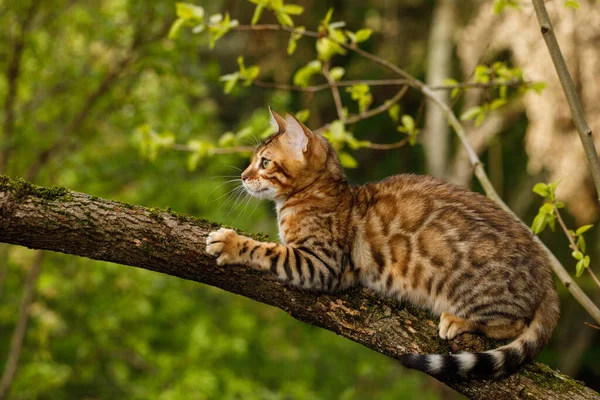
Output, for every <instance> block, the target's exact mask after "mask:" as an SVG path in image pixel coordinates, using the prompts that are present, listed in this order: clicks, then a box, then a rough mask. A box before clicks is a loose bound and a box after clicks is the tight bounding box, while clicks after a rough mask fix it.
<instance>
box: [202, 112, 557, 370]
mask: <svg viewBox="0 0 600 400" xmlns="http://www.w3.org/2000/svg"><path fill="white" fill-rule="evenodd" d="M272 116H273V125H274V128H275V130H276V131H277V133H275V134H274V135H272V136H271V137H270V138H268V139H267V140H266V141H265V142H264V143H263V144H262V145H261V146H260V147H259V148H258V149H257V150H256V152H255V155H254V158H253V160H252V163H251V164H250V166H249V167H248V168H247V169H246V170H245V171H244V173H243V174H242V180H243V184H244V186H245V188H246V190H247V191H248V192H249V193H250V194H252V195H254V196H256V197H259V198H267V199H271V200H273V201H274V202H275V203H276V207H277V216H278V223H279V234H280V240H281V243H263V242H258V241H256V240H253V239H250V238H247V237H243V236H239V235H237V234H236V233H235V232H234V231H233V230H230V229H220V230H218V231H216V232H212V233H211V234H210V235H209V237H208V239H207V252H208V253H209V254H213V255H215V256H218V259H217V262H218V263H219V264H220V265H223V264H234V263H235V264H246V265H249V266H251V267H253V268H257V269H259V270H264V271H270V272H271V273H273V274H274V275H275V276H276V277H277V278H278V279H280V280H282V281H285V282H288V283H290V284H292V285H294V286H297V287H300V288H304V289H310V290H316V291H325V292H334V291H337V290H341V289H344V288H347V287H350V286H353V285H356V284H361V285H364V286H366V287H368V288H370V289H372V290H374V291H376V292H378V293H380V294H381V295H384V296H390V297H394V298H396V299H398V300H399V301H408V302H410V303H412V304H414V305H416V306H420V307H424V308H427V309H429V310H431V311H432V312H433V313H434V314H435V315H438V316H440V324H439V334H440V337H442V338H443V339H453V338H454V337H456V336H457V335H459V334H461V333H464V332H481V333H484V334H486V335H487V336H489V337H491V338H496V339H509V338H510V339H512V338H514V341H512V342H511V343H509V344H507V345H505V346H502V347H500V348H498V349H495V350H491V351H487V352H483V353H477V354H471V353H459V354H450V355H437V354H434V355H420V354H406V355H405V356H403V357H402V362H403V364H404V365H406V366H408V367H410V368H415V369H419V370H422V371H424V372H427V373H429V374H431V375H444V376H449V377H457V378H469V379H470V378H491V377H499V376H503V375H506V374H510V373H512V372H514V371H515V370H516V369H518V368H519V367H520V366H521V365H522V364H524V363H526V362H527V361H529V360H531V359H532V358H533V357H534V356H535V354H537V353H538V352H539V351H540V349H541V348H542V347H543V346H544V345H545V344H546V343H547V341H548V340H549V338H550V335H551V333H552V331H553V329H554V327H555V326H556V324H557V321H558V316H559V304H558V297H557V294H556V291H555V288H554V284H553V280H552V273H551V270H550V268H549V260H548V258H547V256H546V255H545V253H544V251H543V250H542V249H541V247H540V246H539V245H538V244H537V243H536V242H535V241H534V240H533V237H532V234H531V232H530V231H529V230H528V229H527V228H526V227H524V226H523V225H522V224H521V223H520V222H519V221H517V220H516V219H515V218H514V217H513V216H511V215H510V214H508V213H506V212H504V211H503V210H502V209H500V208H499V207H498V206H497V205H496V204H495V203H493V202H492V201H490V200H488V199H487V198H486V197H484V196H481V195H480V194H477V193H473V192H470V191H467V190H465V189H463V188H460V187H457V186H454V185H451V184H449V183H447V182H445V181H442V180H439V179H434V178H431V177H427V176H418V175H398V176H393V177H390V178H387V179H385V180H383V181H381V182H376V183H369V184H366V185H362V186H351V185H349V184H348V183H347V182H346V179H345V176H344V173H343V169H342V167H341V166H340V163H339V160H338V158H337V155H336V153H335V151H334V150H333V148H332V147H331V146H330V145H329V143H328V142H327V141H326V140H325V139H324V138H323V137H321V136H319V135H316V134H314V133H313V132H311V131H310V130H309V129H308V128H306V127H305V126H304V125H303V124H301V123H299V122H298V121H297V120H296V119H295V118H294V117H292V116H291V115H286V118H285V119H284V118H282V117H281V116H279V115H277V114H276V113H272ZM265 160H266V161H265Z"/></svg>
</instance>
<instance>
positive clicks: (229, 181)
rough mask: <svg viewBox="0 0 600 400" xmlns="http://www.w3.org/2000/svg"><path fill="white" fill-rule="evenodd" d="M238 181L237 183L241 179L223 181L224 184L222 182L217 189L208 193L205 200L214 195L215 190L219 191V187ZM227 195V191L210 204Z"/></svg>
mask: <svg viewBox="0 0 600 400" xmlns="http://www.w3.org/2000/svg"><path fill="white" fill-rule="evenodd" d="M238 180H239V181H241V179H230V180H228V181H225V182H223V183H220V184H219V185H218V186H217V187H215V188H214V189H213V190H211V191H210V193H209V194H208V195H207V196H206V198H207V199H209V198H210V195H211V194H213V193H214V192H215V191H216V190H217V189H219V188H220V187H221V186H223V185H226V184H228V183H231V182H236V181H238ZM228 193H229V191H228V192H227V193H225V194H224V195H222V196H220V197H219V198H217V199H215V200H211V201H210V202H211V203H212V202H214V201H217V200H219V199H221V198H223V197H224V196H226V195H227V194H228Z"/></svg>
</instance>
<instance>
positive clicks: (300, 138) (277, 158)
mask: <svg viewBox="0 0 600 400" xmlns="http://www.w3.org/2000/svg"><path fill="white" fill-rule="evenodd" d="M269 111H270V112H271V125H272V127H273V128H274V129H275V130H276V132H275V133H274V134H273V135H271V136H270V137H268V138H267V139H266V140H265V141H264V142H263V143H262V144H261V145H260V146H259V147H258V148H257V149H256V151H255V152H254V156H253V157H252V162H251V163H250V165H249V166H248V168H246V170H245V171H244V172H243V173H242V184H243V185H244V188H245V189H246V190H247V191H248V193H250V194H251V195H252V196H254V197H258V198H261V199H271V200H285V199H286V198H287V197H288V196H290V195H292V194H294V193H297V192H299V191H301V190H303V189H306V188H307V187H309V186H311V185H312V184H314V183H315V182H320V181H323V180H329V181H331V180H343V179H344V172H343V169H342V167H341V165H340V162H339V160H338V158H337V155H336V153H335V150H334V149H333V148H332V147H331V145H330V144H329V142H328V141H327V140H326V139H325V138H324V137H322V136H320V135H318V134H316V133H313V132H312V131H311V130H310V129H308V128H307V127H306V126H305V125H304V124H303V123H302V122H300V121H298V120H297V119H296V118H295V117H294V116H293V115H290V114H286V115H285V118H283V117H282V116H280V115H279V114H277V113H276V112H274V111H273V110H269Z"/></svg>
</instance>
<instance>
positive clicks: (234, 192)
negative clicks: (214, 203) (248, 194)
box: [217, 186, 244, 210]
mask: <svg viewBox="0 0 600 400" xmlns="http://www.w3.org/2000/svg"><path fill="white" fill-rule="evenodd" d="M243 191H244V187H243V186H238V187H235V188H233V189H232V190H230V191H229V192H227V193H226V194H224V195H223V196H221V197H224V196H226V195H228V197H227V199H226V200H225V201H223V203H222V204H221V205H220V206H219V208H218V209H217V210H220V209H221V208H222V207H223V206H224V205H225V204H227V203H229V202H230V201H231V200H232V199H238V198H239V196H240V194H241V193H242V192H243Z"/></svg>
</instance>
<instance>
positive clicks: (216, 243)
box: [206, 228, 241, 265]
mask: <svg viewBox="0 0 600 400" xmlns="http://www.w3.org/2000/svg"><path fill="white" fill-rule="evenodd" d="M240 239H241V236H240V235H238V234H237V233H235V231H234V230H233V229H225V228H221V229H219V230H218V231H215V232H211V233H210V234H209V235H208V237H207V238H206V252H207V253H208V254H210V255H212V256H215V257H218V258H217V265H224V264H233V263H235V262H239V261H240V260H238V258H239V247H240V246H239V243H240Z"/></svg>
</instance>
